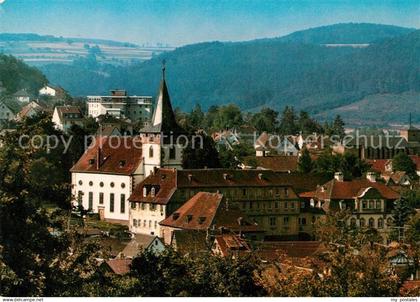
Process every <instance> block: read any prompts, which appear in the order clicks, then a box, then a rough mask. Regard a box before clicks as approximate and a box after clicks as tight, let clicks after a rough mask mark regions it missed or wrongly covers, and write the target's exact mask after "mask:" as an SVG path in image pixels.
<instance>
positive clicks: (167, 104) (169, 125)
mask: <svg viewBox="0 0 420 302" xmlns="http://www.w3.org/2000/svg"><path fill="white" fill-rule="evenodd" d="M140 132H142V133H165V134H170V133H173V134H181V133H184V132H185V131H184V130H183V129H182V128H181V127H180V126H179V125H178V123H177V122H176V118H175V113H174V111H173V109H172V104H171V99H170V97H169V92H168V87H167V86H166V81H165V70H164V69H163V76H162V81H161V83H160V88H159V94H158V98H157V103H156V107H155V110H154V112H153V117H152V120H151V123H150V124H149V125H146V126H145V127H144V128H143V129H142V130H141V131H140Z"/></svg>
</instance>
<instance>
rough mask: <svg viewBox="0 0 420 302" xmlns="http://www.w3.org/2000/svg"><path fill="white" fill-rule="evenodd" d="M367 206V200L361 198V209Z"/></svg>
mask: <svg viewBox="0 0 420 302" xmlns="http://www.w3.org/2000/svg"><path fill="white" fill-rule="evenodd" d="M366 208H367V201H366V200H363V201H362V209H366Z"/></svg>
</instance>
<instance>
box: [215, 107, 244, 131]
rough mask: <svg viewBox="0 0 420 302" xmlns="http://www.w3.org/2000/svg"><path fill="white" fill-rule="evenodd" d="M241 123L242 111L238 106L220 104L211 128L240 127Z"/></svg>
mask: <svg viewBox="0 0 420 302" xmlns="http://www.w3.org/2000/svg"><path fill="white" fill-rule="evenodd" d="M242 124H243V117H242V112H241V110H240V109H239V107H238V106H236V105H233V104H230V105H226V106H222V107H220V108H219V110H218V114H217V115H216V117H215V119H214V121H213V124H212V128H214V129H218V130H223V129H232V128H235V127H240V126H242Z"/></svg>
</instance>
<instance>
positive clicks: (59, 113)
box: [52, 106, 83, 132]
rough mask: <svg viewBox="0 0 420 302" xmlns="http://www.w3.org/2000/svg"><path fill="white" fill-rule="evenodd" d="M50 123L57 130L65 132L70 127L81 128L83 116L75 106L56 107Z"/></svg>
mask: <svg viewBox="0 0 420 302" xmlns="http://www.w3.org/2000/svg"><path fill="white" fill-rule="evenodd" d="M52 121H53V123H54V124H55V126H56V128H57V129H60V130H61V131H64V132H67V131H68V130H69V129H70V127H71V126H73V125H78V126H83V114H82V111H81V110H80V108H79V107H77V106H57V107H55V108H54V113H53V116H52Z"/></svg>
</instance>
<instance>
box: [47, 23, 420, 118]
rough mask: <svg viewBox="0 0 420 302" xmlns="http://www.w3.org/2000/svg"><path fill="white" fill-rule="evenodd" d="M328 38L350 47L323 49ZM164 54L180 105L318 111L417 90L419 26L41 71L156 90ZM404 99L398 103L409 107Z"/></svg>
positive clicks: (90, 83)
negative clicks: (115, 63)
mask: <svg viewBox="0 0 420 302" xmlns="http://www.w3.org/2000/svg"><path fill="white" fill-rule="evenodd" d="M346 36H348V39H346V38H345V37H346ZM326 42H328V44H346V45H344V46H350V47H327V46H325V45H323V44H325V43H326ZM348 43H351V44H363V43H364V44H368V45H367V46H366V47H362V48H360V47H354V46H353V45H350V44H348ZM342 46H343V45H342ZM162 59H166V62H167V77H168V83H169V86H170V87H169V88H170V90H171V94H172V99H173V101H174V103H175V106H180V107H181V108H182V109H184V110H189V109H190V108H192V106H194V104H196V103H199V104H201V105H202V107H203V108H208V107H209V106H211V105H221V104H226V103H236V104H238V105H239V106H240V107H241V108H242V109H244V110H257V109H259V108H261V107H263V106H270V107H272V108H275V109H277V110H281V109H282V108H283V107H284V106H285V105H293V106H295V107H296V108H298V109H306V110H308V111H310V112H312V113H315V114H320V113H324V112H327V111H331V110H333V109H334V108H339V107H342V106H346V105H348V104H351V103H354V102H357V101H360V100H362V99H363V98H365V97H367V96H369V95H378V94H393V95H395V96H396V97H397V96H398V95H399V94H403V93H406V92H419V91H420V72H419V71H420V31H419V30H413V29H407V28H400V27H394V26H385V25H377V24H338V25H331V26H327V27H321V28H315V29H309V30H307V31H303V32H297V33H294V34H291V35H289V36H286V37H283V38H282V37H280V38H274V39H261V40H255V41H247V42H234V43H233V42H229V43H221V42H209V43H200V44H193V45H188V46H185V47H180V48H178V49H175V50H174V51H171V52H167V53H164V54H161V55H160V56H157V57H154V58H152V59H150V60H147V61H145V62H142V63H138V64H132V65H129V66H123V67H121V66H110V65H107V64H100V63H98V62H97V61H95V60H93V61H89V62H86V61H81V62H75V63H74V64H73V65H60V64H53V65H45V66H42V67H41V69H42V71H43V72H44V73H45V74H46V75H47V77H48V78H49V79H50V81H51V82H53V83H57V84H60V85H62V86H63V87H64V88H66V89H68V90H69V91H70V92H71V93H72V94H74V95H88V94H98V93H101V94H102V93H107V90H108V89H111V88H117V87H119V88H125V89H127V90H128V91H129V92H130V93H135V94H152V95H154V94H155V93H156V88H157V87H158V82H159V80H160V65H161V61H162ZM397 99H398V98H397ZM404 100H405V99H404V98H401V100H400V106H401V108H405V107H406V106H407V110H408V109H409V107H408V106H409V105H408V103H407V104H406V103H404V102H405V101H404ZM377 110H379V111H380V110H382V109H381V104H378V106H377ZM360 113H361V114H363V112H360ZM320 116H322V114H321V115H320ZM401 118H403V117H401ZM362 119H363V115H360V120H362ZM405 119H406V118H405V117H404V120H405Z"/></svg>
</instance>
